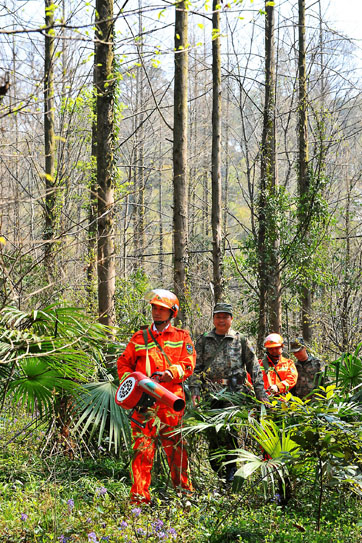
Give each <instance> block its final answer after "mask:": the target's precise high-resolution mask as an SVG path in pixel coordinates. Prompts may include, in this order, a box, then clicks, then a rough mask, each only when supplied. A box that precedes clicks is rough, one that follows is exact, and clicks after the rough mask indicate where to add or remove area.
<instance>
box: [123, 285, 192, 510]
mask: <svg viewBox="0 0 362 543" xmlns="http://www.w3.org/2000/svg"><path fill="white" fill-rule="evenodd" d="M150 304H151V307H152V318H153V323H152V325H151V326H150V327H149V328H148V329H147V330H139V331H138V332H136V333H135V334H134V335H133V336H132V338H131V340H130V342H129V343H128V345H127V347H126V349H125V351H124V353H123V354H122V355H121V356H120V357H119V358H118V360H117V369H118V375H119V378H120V379H124V378H125V377H126V376H127V375H128V374H129V373H132V372H134V371H140V372H142V373H144V374H145V375H147V376H148V377H150V376H151V375H152V374H153V373H155V372H158V375H159V381H160V383H161V384H162V386H164V387H165V388H166V389H168V390H169V391H171V392H173V393H174V394H176V396H179V397H181V398H183V399H185V395H184V390H183V386H182V383H183V381H185V380H186V379H187V378H188V377H190V375H191V374H192V373H193V371H194V368H195V362H196V354H195V347H194V345H193V343H192V341H191V338H190V334H189V332H188V331H187V330H182V329H180V328H175V327H173V326H172V325H171V319H172V318H174V317H176V315H177V312H178V309H179V301H178V299H177V297H176V296H175V294H173V293H172V292H170V291H168V290H164V289H155V290H153V291H152V294H151V300H150ZM182 416H183V411H181V412H175V411H173V410H172V409H170V408H169V407H167V406H165V405H162V404H161V403H159V402H158V401H156V402H155V403H154V405H153V406H152V407H140V408H137V409H136V411H135V413H134V415H133V417H132V418H133V421H132V422H131V428H132V436H133V439H134V446H133V450H134V456H133V460H132V475H133V484H132V487H131V501H132V503H138V504H139V503H149V502H150V501H151V495H150V492H149V487H150V484H151V471H152V466H153V459H154V455H155V451H156V446H157V442H158V441H160V442H161V445H162V447H163V449H164V451H165V454H166V457H167V461H168V465H169V467H170V472H171V479H172V483H173V485H174V487H175V488H181V489H182V491H183V492H184V493H186V494H187V493H191V492H192V491H193V488H192V484H191V482H190V481H189V479H188V475H187V468H188V459H187V452H186V449H185V443H184V441H183V440H182V437H181V434H180V432H179V430H180V426H181V421H182Z"/></svg>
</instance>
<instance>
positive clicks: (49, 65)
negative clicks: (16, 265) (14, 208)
mask: <svg viewBox="0 0 362 543" xmlns="http://www.w3.org/2000/svg"><path fill="white" fill-rule="evenodd" d="M54 9H55V4H54V3H53V2H52V0H45V25H46V33H45V62H44V143H45V231H44V239H45V240H46V241H48V243H46V244H45V246H44V249H45V254H44V256H45V265H46V269H47V273H48V276H49V277H51V276H52V275H53V273H54V244H53V243H52V242H53V240H54V235H55V231H56V213H57V212H56V182H55V119H54V52H55V37H54V34H55V32H54Z"/></svg>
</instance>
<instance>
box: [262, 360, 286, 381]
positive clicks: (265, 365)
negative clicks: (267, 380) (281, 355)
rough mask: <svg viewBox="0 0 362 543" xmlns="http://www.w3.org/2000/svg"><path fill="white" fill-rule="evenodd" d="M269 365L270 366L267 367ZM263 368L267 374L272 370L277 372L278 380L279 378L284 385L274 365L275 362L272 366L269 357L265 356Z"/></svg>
mask: <svg viewBox="0 0 362 543" xmlns="http://www.w3.org/2000/svg"><path fill="white" fill-rule="evenodd" d="M267 364H268V365H267ZM263 368H264V370H265V373H268V371H269V370H270V368H271V369H272V370H273V371H275V373H276V374H277V376H278V378H279V381H280V382H281V383H282V382H283V379H282V378H281V377H280V375H279V373H278V370H277V369H276V367H275V365H274V364H273V362H272V363H271V364H270V363H269V361H268V357H267V355H265V356H264V358H263Z"/></svg>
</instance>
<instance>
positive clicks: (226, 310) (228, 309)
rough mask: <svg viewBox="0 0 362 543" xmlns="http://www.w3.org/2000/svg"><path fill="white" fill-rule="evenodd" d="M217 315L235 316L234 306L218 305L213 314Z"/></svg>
mask: <svg viewBox="0 0 362 543" xmlns="http://www.w3.org/2000/svg"><path fill="white" fill-rule="evenodd" d="M215 313H229V315H231V316H233V306H232V305H231V304H225V303H219V304H216V305H215V307H214V311H213V313H212V314H213V315H215Z"/></svg>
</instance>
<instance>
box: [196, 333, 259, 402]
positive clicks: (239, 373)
mask: <svg viewBox="0 0 362 543" xmlns="http://www.w3.org/2000/svg"><path fill="white" fill-rule="evenodd" d="M220 342H222V346H220ZM196 354H197V358H196V368H195V372H194V374H193V375H192V377H191V379H190V383H189V386H190V390H191V393H192V394H193V395H195V396H199V395H200V392H201V389H202V390H205V389H206V390H210V391H211V390H212V391H218V390H221V389H222V388H225V382H223V383H221V381H229V382H231V379H232V378H233V380H234V383H236V390H238V391H243V390H244V391H248V389H247V387H246V386H245V381H246V375H247V372H248V373H249V374H250V375H251V378H252V381H253V385H254V390H255V394H256V397H257V398H258V399H259V400H262V399H266V394H265V391H264V383H263V376H262V373H261V370H260V366H259V364H258V360H257V358H256V356H255V353H254V350H253V347H252V346H251V343H250V342H249V341H248V339H246V338H245V337H244V336H242V335H241V334H240V333H239V332H235V331H234V330H229V332H228V334H226V335H225V336H224V337H223V338H222V339H221V338H220V336H217V334H216V333H215V329H213V330H211V332H208V333H206V334H203V335H202V336H200V337H199V338H198V340H197V341H196ZM249 391H250V389H249Z"/></svg>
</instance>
